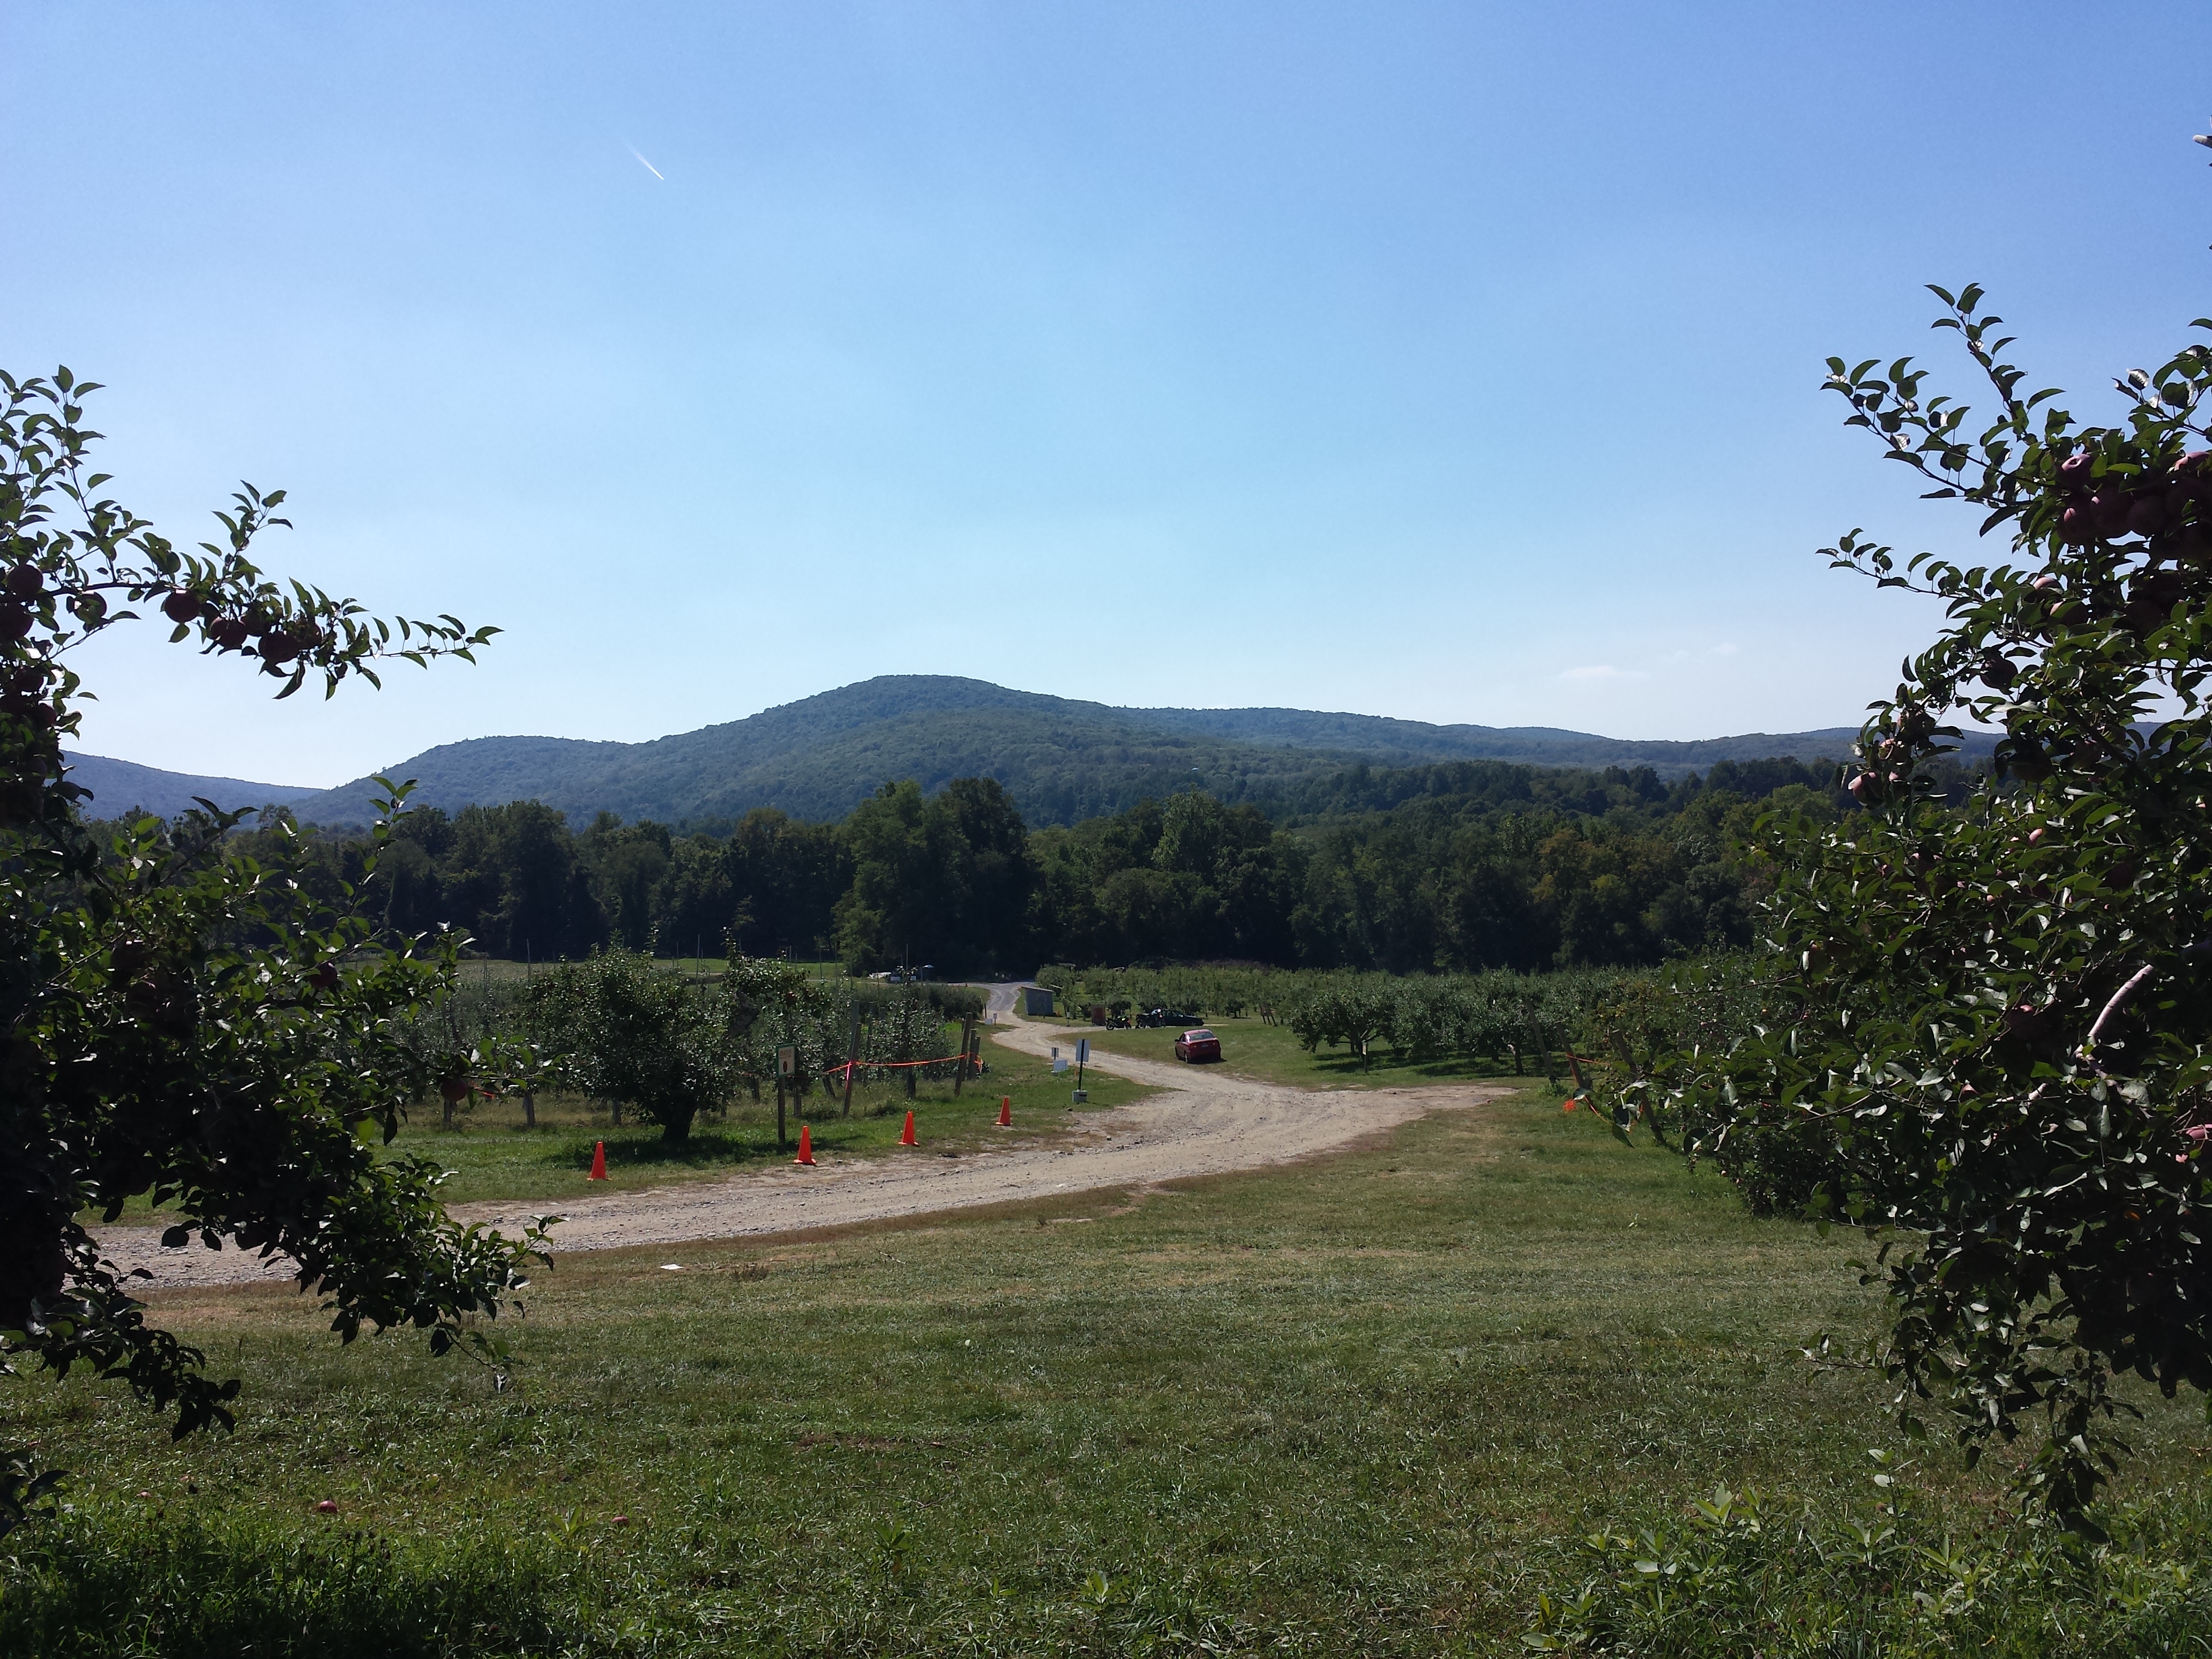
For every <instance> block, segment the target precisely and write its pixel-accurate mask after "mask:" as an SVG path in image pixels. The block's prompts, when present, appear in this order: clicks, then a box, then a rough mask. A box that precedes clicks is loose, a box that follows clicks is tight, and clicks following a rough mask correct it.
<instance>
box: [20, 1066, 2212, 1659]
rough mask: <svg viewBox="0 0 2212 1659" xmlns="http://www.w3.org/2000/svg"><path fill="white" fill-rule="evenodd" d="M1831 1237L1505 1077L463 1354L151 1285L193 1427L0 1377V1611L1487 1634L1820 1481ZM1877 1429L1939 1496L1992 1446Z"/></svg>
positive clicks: (772, 1260) (689, 1261)
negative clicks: (1283, 1141) (28, 1454)
mask: <svg viewBox="0 0 2212 1659" xmlns="http://www.w3.org/2000/svg"><path fill="white" fill-rule="evenodd" d="M1854 1250H1855V1246H1854V1244H1853V1243H1852V1242H1850V1241H1849V1240H1847V1239H1846V1238H1844V1237H1843V1236H1841V1235H1837V1236H1833V1237H1827V1238H1823V1237H1820V1235H1819V1234H1818V1233H1817V1232H1816V1231H1814V1229H1813V1228H1811V1227H1808V1226H1804V1225H1796V1224H1791V1223H1784V1222H1761V1221H1757V1220H1753V1219H1752V1218H1748V1217H1747V1216H1746V1215H1745V1214H1744V1213H1743V1212H1742V1211H1741V1208H1740V1207H1739V1206H1738V1205H1737V1204H1736V1202H1735V1199H1734V1197H1733V1195H1732V1194H1731V1193H1730V1192H1729V1189H1728V1188H1726V1187H1725V1186H1724V1185H1723V1182H1721V1181H1719V1180H1718V1179H1717V1177H1715V1176H1711V1175H1710V1174H1706V1173H1692V1172H1691V1171H1690V1170H1686V1168H1685V1167H1684V1166H1683V1165H1682V1164H1680V1162H1679V1161H1677V1160H1676V1159H1675V1158H1674V1157H1672V1156H1671V1155H1669V1154H1668V1153H1667V1152H1663V1151H1658V1150H1656V1149H1651V1148H1636V1149H1630V1148H1626V1147H1623V1146H1620V1145H1619V1144H1618V1143H1616V1142H1615V1141H1614V1140H1613V1139H1612V1138H1611V1137H1610V1136H1609V1135H1608V1134H1607V1133H1606V1131H1605V1130H1604V1128H1603V1127H1602V1126H1601V1125H1599V1124H1598V1123H1596V1122H1595V1121H1593V1120H1592V1119H1591V1118H1590V1116H1589V1115H1588V1114H1577V1115H1573V1116H1571V1117H1569V1116H1563V1115H1561V1113H1560V1110H1559V1103H1558V1101H1557V1099H1556V1098H1555V1097H1553V1096H1552V1095H1551V1094H1550V1093H1549V1092H1548V1091H1541V1089H1539V1090H1532V1091H1528V1093H1527V1094H1525V1095H1523V1096H1522V1097H1517V1098H1515V1099H1513V1100H1510V1101H1507V1102H1504V1103H1495V1104H1492V1105H1490V1106H1487V1107H1484V1108H1480V1109H1473V1110H1466V1111H1456V1112H1450V1113H1445V1114H1440V1115H1435V1116H1432V1117H1430V1118H1428V1119H1425V1120H1424V1121H1419V1122H1417V1123H1414V1124H1412V1125H1408V1126H1407V1127H1403V1128H1401V1129H1400V1130H1398V1131H1396V1132H1395V1133H1393V1134H1392V1135H1391V1136H1390V1137H1389V1139H1388V1140H1387V1141H1386V1142H1384V1143H1383V1144H1379V1145H1374V1146H1368V1147H1365V1148H1364V1149H1361V1150H1357V1151H1354V1152H1349V1153H1346V1154H1344V1155H1340V1156H1338V1157H1334V1158H1328V1159H1324V1160H1320V1161H1316V1162H1314V1163H1310V1164H1304V1165H1299V1166H1296V1167H1292V1168H1288V1169H1282V1170H1272V1171H1267V1172H1263V1173H1259V1174H1255V1175H1249V1176H1237V1177H1225V1178H1219V1179H1212V1180H1207V1181H1203V1182H1192V1183H1188V1185H1185V1186H1182V1187H1179V1188H1170V1189H1167V1190H1164V1191H1158V1192H1154V1193H1150V1194H1124V1193H1115V1192H1102V1193H1093V1194H1075V1195H1070V1196H1068V1197H1066V1199H1064V1200H1056V1201H1052V1202H1048V1203H1043V1204H1034V1205H1026V1206H1018V1207H1011V1208H1007V1209H1005V1210H1001V1211H997V1212H959V1213H955V1214H951V1215H948V1216H946V1217H945V1218H936V1219H927V1220H922V1221H918V1222H915V1223H911V1224H908V1225H900V1226H893V1227H882V1228H873V1229H867V1230H861V1231H852V1232H848V1233H845V1234H842V1235H836V1236H826V1237H795V1238H791V1239H787V1240H783V1241H780V1242H776V1241H770V1242H762V1241H753V1242H750V1243H730V1244H687V1245H682V1246H659V1247H655V1248H653V1249H650V1250H646V1251H629V1252H620V1253H609V1254H604V1255H586V1256H576V1257H570V1258H566V1259H563V1260H562V1261H559V1262H558V1264H557V1266H556V1268H555V1270H554V1271H552V1272H551V1273H548V1274H546V1275H545V1276H544V1279H542V1281H541V1282H540V1284H539V1285H538V1286H536V1287H534V1288H533V1290H532V1292H531V1295H530V1307H529V1314H528V1317H527V1318H526V1319H525V1320H523V1321H520V1322H514V1323H513V1324H512V1326H511V1328H507V1331H506V1333H505V1334H507V1336H508V1337H509V1338H510V1339H511V1340H512V1342H513V1370H512V1375H513V1383H512V1385H511V1386H509V1387H507V1388H506V1389H504V1391H501V1389H499V1388H498V1386H497V1384H496V1383H495V1378H494V1376H492V1374H490V1373H489V1371H487V1370H483V1369H481V1368H479V1367H478V1366H477V1365H476V1364H472V1363H471V1362H468V1361H465V1360H462V1359H457V1358H448V1359H446V1360H442V1361H439V1360H433V1359H431V1358H428V1356H427V1354H426V1352H425V1349H424V1345H423V1342H422V1339H421V1337H420V1336H419V1334H404V1333H401V1334H390V1335H386V1336H380V1337H377V1338H374V1339H367V1340H362V1341H361V1342H359V1343H357V1344H356V1345H355V1346H353V1347H351V1348H349V1349H343V1348H340V1347H339V1346H337V1343H336V1342H335V1340H333V1339H332V1338H331V1337H330V1336H329V1335H328V1334H327V1333H325V1331H324V1330H323V1329H322V1328H321V1324H322V1322H321V1321H320V1320H319V1318H318V1317H317V1316H316V1314H315V1311H314V1310H313V1307H312V1306H311V1305H307V1304H302V1303H301V1301H299V1300H298V1299H297V1298H296V1297H293V1296H291V1295H289V1294H288V1293H287V1292H286V1291H283V1290H282V1289H278V1288H269V1287H255V1288H252V1289H247V1290H240V1291H224V1292H220V1293H216V1292H204V1293H176V1294H171V1295H165V1296H163V1297H161V1298H160V1300H159V1304H158V1310H159V1313H160V1316H161V1317H162V1318H163V1319H164V1320H166V1321H167V1322H170V1323H171V1324H172V1325H173V1327H174V1328H177V1329H178V1330H179V1334H181V1335H182V1336H184V1337H185V1340H189V1341H191V1342H193V1343H196V1344H197V1345H198V1346H201V1347H203V1348H204V1349H205V1350H207V1352H209V1353H210V1355H211V1356H212V1357H213V1359H214V1362H215V1364H216V1365H217V1366H219V1367H221V1368H222V1370H225V1371H232V1372H235V1374H237V1375H239V1376H242V1377H243V1378H244V1379H245V1391H244V1394H243V1395H242V1397H241V1399H240V1401H239V1405H238V1410H239V1423H238V1430H237V1432H236V1433H235V1434H234V1435H230V1436H210V1437H200V1438H196V1439H193V1440H191V1441H188V1442H185V1443H180V1444H173V1443H171V1442H170V1441H169V1439H168V1437H167V1434H166V1432H165V1431H163V1430H162V1429H161V1427H160V1426H159V1425H156V1424H155V1422H153V1421H152V1420H150V1419H149V1418H148V1417H147V1416H146V1415H145V1414H143V1413H141V1412H140V1411H138V1410H137V1409H136V1408H135V1407H132V1406H131V1405H130V1404H128V1403H127V1402H126V1401H125V1400H124V1399H123V1398H122V1397H121V1395H119V1393H118V1390H117V1389H114V1388H112V1386H106V1385H100V1384H96V1383H92V1382H90V1381H89V1380H87V1379H83V1378H82V1377H79V1378H72V1379H70V1381H68V1382H66V1383H61V1384H56V1383H52V1382H51V1381H47V1380H43V1379H20V1380H12V1381H10V1382H9V1383H7V1384H6V1387H5V1389H4V1392H0V1401H4V1402H5V1408H6V1413H7V1419H8V1421H7V1423H6V1424H5V1425H4V1426H5V1428H6V1430H7V1431H9V1432H12V1433H16V1434H27V1435H28V1436H30V1437H33V1438H35V1439H37V1440H38V1441H39V1442H40V1446H41V1449H42V1451H43V1452H44V1453H45V1454H46V1455H49V1456H52V1457H55V1458H57V1459H59V1460H60V1461H62V1462H66V1463H68V1464H69V1465H70V1466H71V1467H73V1468H75V1469H76V1470H77V1471H78V1472H79V1473H78V1480H77V1484H76V1486H75V1487H74V1489H73V1491H72V1493H71V1498H70V1501H71V1503H72V1504H73V1505H74V1506H75V1512H74V1513H73V1514H72V1515H71V1516H68V1517H65V1518H64V1522H63V1523H62V1525H61V1527H60V1528H58V1530H53V1531H50V1532H47V1533H46V1534H36V1533H33V1534H19V1535H18V1537H17V1538H16V1539H15V1540H11V1541H9V1545H8V1546H6V1549H7V1551H8V1552H9V1554H8V1556H7V1558H6V1559H5V1562H4V1563H0V1571H4V1573H5V1577H4V1580H0V1650H5V1651H7V1652H9V1653H31V1652H40V1653H46V1654H60V1653H72V1654H94V1653H99V1654H107V1653H126V1652H128V1653H138V1652H148V1653H153V1652H161V1653H165V1654H185V1653H210V1654H212V1653H221V1652H240V1651H246V1650H249V1649H250V1650H252V1651H253V1652H256V1653H275V1652H301V1653H307V1652H313V1653H316V1654H319V1655H338V1654H356V1653H358V1654H368V1653H389V1652H418V1651H419V1652H434V1653H435V1652H507V1651H529V1652H545V1653H563V1654H568V1653H578V1654H581V1653H591V1654H600V1653H605V1654H616V1653H621V1654H655V1655H665V1654H752V1653H787V1652H789V1653H821V1654H892V1653H946V1654H953V1653H989V1654H1007V1655H1013V1654H1036V1653H1057V1652H1080V1653H1096V1654H1108V1653H1125V1652H1133V1651H1149V1652H1155V1653H1162V1654H1166V1653H1177V1654H1182V1653H1195V1652H1200V1651H1207V1650H1211V1651H1218V1652H1240V1653H1243V1652H1249V1653H1255V1654H1256V1653H1261V1652H1265V1653H1271V1654H1273V1653H1304V1654H1329V1655H1342V1654H1370V1653H1371V1654H1399V1653H1405V1654H1431V1653H1440V1654H1441V1653H1460V1652H1467V1651H1477V1652H1483V1651H1493V1650H1494V1651H1501V1652H1505V1651H1516V1650H1517V1644H1518V1636H1519V1633H1520V1632H1521V1631H1522V1629H1523V1628H1524V1627H1525V1619H1526V1614H1527V1612H1528V1608H1529V1607H1530V1606H1531V1604H1532V1603H1533V1601H1534V1598H1535V1596H1536V1595H1537V1593H1538V1591H1539V1589H1544V1588H1549V1589H1554V1590H1557V1589H1561V1588H1563V1587H1564V1588H1567V1589H1571V1588H1572V1584H1573V1583H1574V1582H1575V1581H1576V1579H1577V1577H1578V1575H1579V1573H1580V1571H1581V1569H1580V1568H1579V1567H1578V1566H1577V1565H1575V1564H1574V1563H1573V1561H1572V1559H1571V1555H1570V1553H1569V1549H1568V1547H1567V1545H1566V1544H1565V1542H1564V1541H1565V1540H1569V1539H1571V1538H1572V1537H1573V1536H1574V1535H1575V1534H1579V1533H1582V1532H1584V1531H1587V1530H1589V1529H1591V1528H1595V1527H1597V1526H1599V1525H1601V1524H1604V1525H1611V1526H1614V1527H1626V1528H1633V1527H1634V1526H1635V1525H1636V1524H1638V1522H1643V1521H1648V1520H1650V1519H1654V1518H1657V1517H1662V1516H1668V1515H1679V1514H1680V1511H1681V1509H1682V1506H1683V1504H1685V1502H1686V1500H1687V1499H1688V1498H1692V1497H1695V1496H1699V1495H1703V1494H1705V1493H1706V1492H1710V1490H1711V1488H1712V1486H1714V1485H1715V1483H1717V1482H1722V1481H1725V1482H1728V1483H1729V1484H1730V1485H1731V1486H1737V1487H1741V1486H1744V1485H1746V1484H1747V1483H1748V1484H1755V1485H1757V1486H1761V1487H1764V1488H1766V1489H1768V1490H1769V1491H1771V1492H1775V1493H1778V1494H1779V1495H1780V1498H1781V1501H1783V1502H1784V1503H1785V1504H1796V1503H1798V1502H1801V1501H1809V1502H1813V1503H1815V1504H1820V1505H1821V1506H1822V1507H1823V1508H1824V1509H1826V1510H1829V1511H1830V1512H1832V1513H1833V1512H1839V1511H1841V1510H1845V1509H1849V1510H1852V1511H1854V1512H1859V1513H1867V1514H1869V1515H1870V1514H1871V1511H1872V1505H1873V1504H1874V1502H1875V1499H1876V1498H1877V1497H1878V1496H1879V1495H1880V1494H1879V1493H1878V1492H1876V1490H1875V1487H1874V1486H1871V1485H1869V1480H1868V1475H1869V1464H1868V1462H1867V1457H1866V1450H1867V1449H1868V1448H1870V1447H1891V1448H1896V1447H1898V1446H1899V1442H1898V1440H1897V1438H1896V1437H1895V1436H1894V1435H1893V1433H1892V1432H1891V1431H1888V1430H1887V1427H1886V1424H1885V1418H1884V1414H1883V1410H1882V1404H1881V1390H1880V1389H1879V1388H1878V1387H1876V1386H1875V1385H1874V1384H1873V1383H1870V1382H1869V1380H1868V1379H1867V1378H1865V1377H1863V1376H1859V1375H1857V1374H1853V1373H1850V1372H1838V1371H1821V1370H1815V1369H1814V1368H1813V1367H1812V1366H1810V1365H1808V1364H1807V1362H1806V1361H1805V1360H1804V1359H1802V1358H1801V1357H1800V1355H1799V1353H1798V1349H1799V1346H1801V1345H1802V1343H1804V1342H1806V1341H1808V1340H1810V1339H1812V1338H1813V1337H1814V1336H1815V1335H1816V1334H1818V1333H1820V1332H1822V1331H1829V1332H1833V1333H1836V1334H1838V1335H1840V1336H1843V1337H1846V1338H1850V1337H1854V1336H1857V1335H1858V1334H1863V1332H1865V1331H1866V1330H1867V1328H1869V1322H1870V1320H1871V1318H1872V1317H1873V1315H1874V1303H1873V1300H1872V1297H1871V1296H1870V1293H1869V1291H1865V1290H1863V1289H1862V1288H1861V1287H1860V1286H1859V1285H1858V1284H1857V1272H1856V1270H1855V1269H1854V1268H1853V1267H1850V1265H1848V1258H1849V1257H1850V1255H1853V1254H1854ZM668 1263H677V1264H680V1267H679V1270H678V1271H673V1272H671V1271H669V1270H668V1268H667V1267H666V1266H665V1265H664V1264H668ZM2144 1403H2145V1404H2146V1405H2147V1407H2148V1409H2149V1411H2150V1417H2149V1419H2148V1421H2147V1422H2146V1423H2143V1424H2141V1425H2135V1433H2134V1438H2135V1440H2136V1443H2137V1445H2138V1447H2139V1448H2141V1452H2140V1455H2139V1456H2138V1459H2137V1461H2136V1463H2135V1464H2134V1465H2133V1466H2132V1469H2131V1473H2130V1475H2129V1477H2128V1479H2127V1480H2126V1482H2125V1483H2124V1486H2123V1487H2122V1492H2121V1495H2122V1496H2123V1497H2130V1496H2140V1495H2141V1494H2142V1493H2145V1492H2153V1491H2155V1490H2157V1489H2158V1488H2160V1486H2191V1484H2193V1483H2195V1482H2197V1480H2198V1479H2199V1475H2198V1469H2199V1464H2198V1462H2197V1457H2198V1454H2199V1453H2201V1452H2202V1450H2203V1447H2204V1442H2205V1431H2204V1429H2203V1424H2202V1420H2201V1417H2200V1416H2199V1415H2198V1413H2197V1408H2196V1407H2195V1406H2194V1405H2192V1404H2191V1403H2189V1402H2184V1403H2182V1404H2179V1405H2166V1404H2162V1403H2160V1402H2158V1401H2155V1400H2149V1401H2145V1402H2144ZM1914 1455H1915V1456H1916V1457H1917V1459H1918V1460H1919V1462H1918V1465H1917V1473H1916V1474H1915V1475H1914V1477H1913V1478H1914V1479H1915V1480H1919V1481H1921V1482H1923V1484H1924V1485H1925V1486H1927V1487H1928V1488H1929V1493H1930V1497H1929V1501H1930V1502H1932V1503H1934V1504H1939V1505H1943V1506H1948V1507H1949V1508H1950V1509H1951V1510H1954V1512H1955V1516H1956V1518H1957V1521H1958V1523H1959V1524H1960V1527H1961V1528H1962V1529H1963V1528H1971V1527H1972V1525H1973V1524H1974V1523H1975V1521H1976V1519H1977V1517H1978V1516H1982V1515H1984V1513H1985V1512H1986V1510H1987V1508H1988V1505H1989V1503H1990V1495H1991V1494H1992V1493H1993V1492H1995V1491H1996V1489H1997V1488H1998V1486H2000V1485H2001V1484H2002V1478H2003V1475H2004V1474H2005V1473H2006V1471H2005V1470H2003V1469H2002V1468H1993V1469H1988V1470H1985V1471H1984V1473H1983V1474H1980V1475H1978V1476H1976V1477H1972V1478H1971V1479H1970V1478H1968V1477H1966V1476H1965V1475H1963V1474H1960V1472H1959V1470H1958V1469H1957V1468H1956V1467H1955V1465H1954V1463H1953V1462H1951V1461H1950V1460H1949V1459H1948V1457H1947V1455H1945V1454H1944V1453H1943V1452H1942V1451H1941V1450H1928V1451H1922V1452H1916V1453H1915V1454H1914ZM325 1498H328V1499H331V1500H332V1501H334V1502H335V1503H336V1504H337V1506H338V1509H337V1514H336V1515H335V1516H319V1515H317V1514H316V1513H314V1512H313V1505H314V1504H316V1503H317V1502H318V1500H321V1499H325ZM41 1537H43V1539H44V1541H43V1542H41V1541H40V1538H41ZM1208 1643H1210V1644H1212V1646H1211V1648H1210V1649H1209V1648H1207V1647H1206V1646H1205V1645H1204V1644H1208ZM1147 1644H1150V1645H1147Z"/></svg>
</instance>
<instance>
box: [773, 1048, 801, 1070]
mask: <svg viewBox="0 0 2212 1659" xmlns="http://www.w3.org/2000/svg"><path fill="white" fill-rule="evenodd" d="M775 1069H776V1074H777V1075H778V1076H780V1077H790V1076H792V1075H793V1073H796V1072H797V1071H798V1070H799V1050H798V1049H796V1048H789V1047H786V1048H779V1049H777V1050H776V1051H775Z"/></svg>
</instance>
